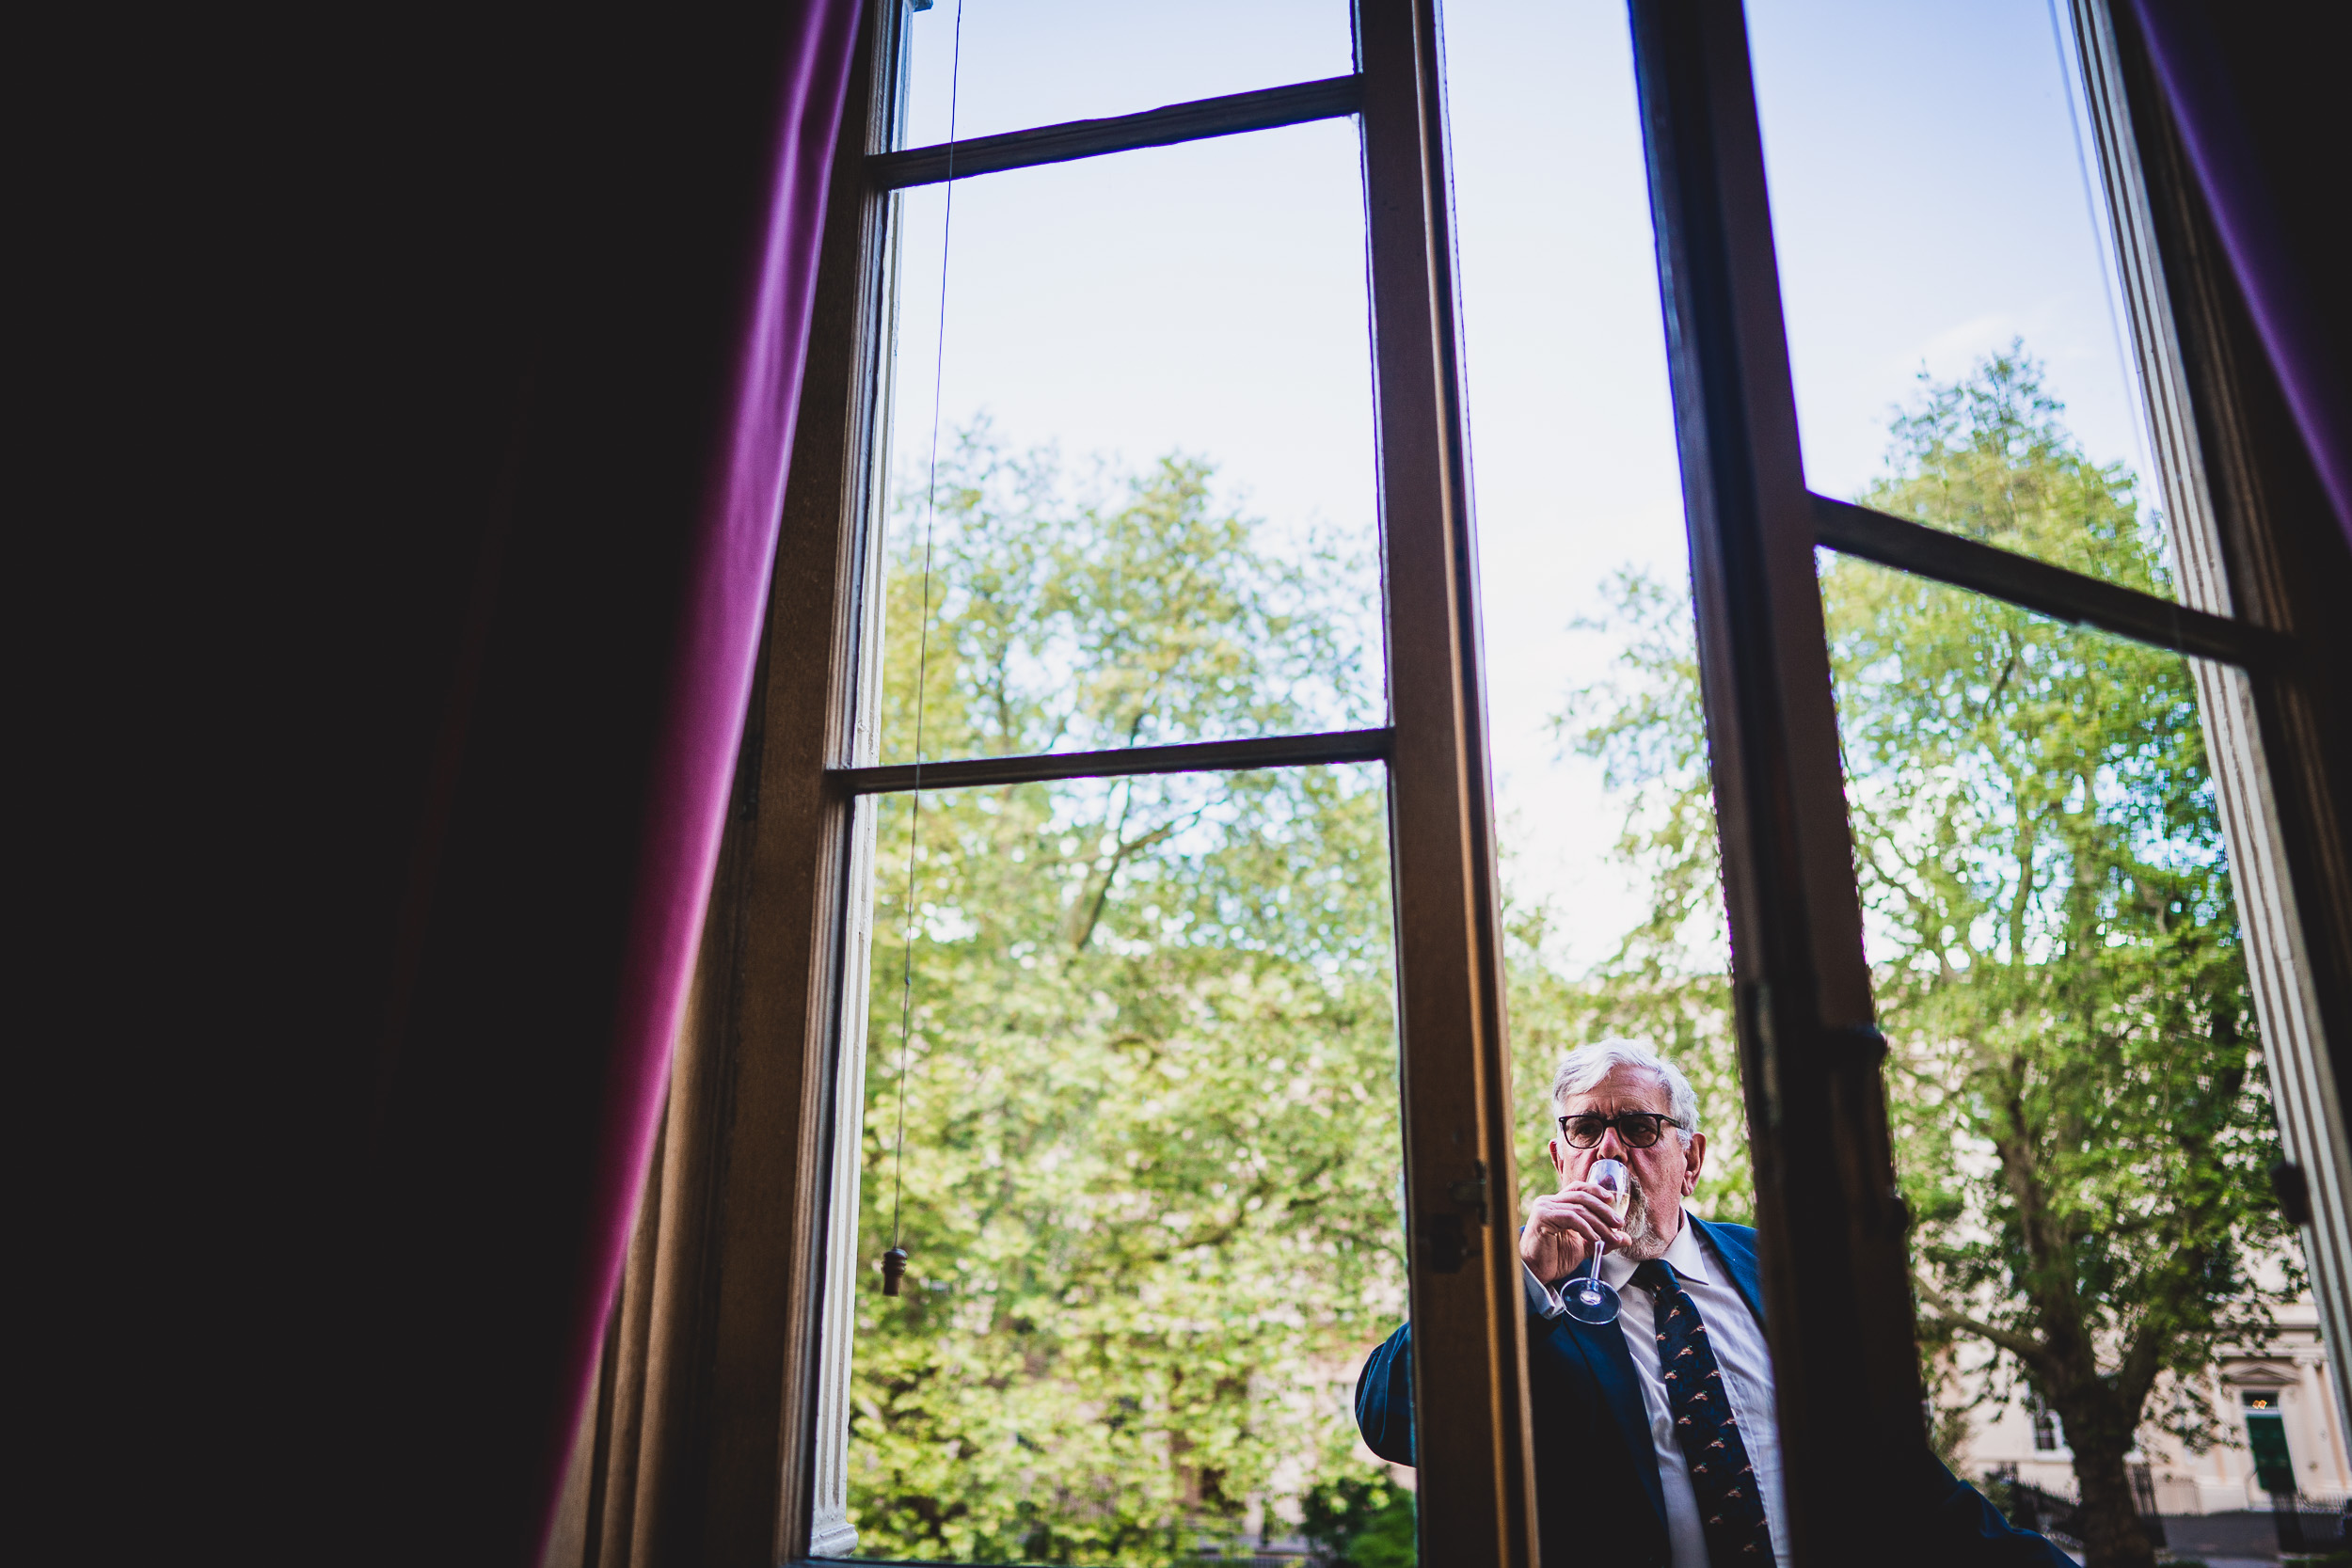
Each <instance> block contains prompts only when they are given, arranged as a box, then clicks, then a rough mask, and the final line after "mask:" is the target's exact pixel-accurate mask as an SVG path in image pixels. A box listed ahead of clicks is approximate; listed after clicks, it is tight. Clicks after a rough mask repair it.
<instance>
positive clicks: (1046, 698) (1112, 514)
mask: <svg viewBox="0 0 2352 1568" xmlns="http://www.w3.org/2000/svg"><path fill="white" fill-rule="evenodd" d="M1360 192H1361V180H1360V175H1359V166H1358V154H1357V147H1356V131H1355V127H1354V124H1353V122H1352V121H1334V122H1329V123H1324V124H1316V125H1304V126H1295V127H1290V128H1286V129H1284V130H1280V131H1272V132H1263V133H1259V134H1255V135H1247V136H1236V137H1229V138H1225V139H1222V140H1218V141H1213V142H1202V143H1196V144H1193V145H1190V146H1185V147H1177V148H1166V149H1158V150H1152V151H1146V152H1136V153H1126V154H1121V155H1120V156H1117V157H1110V158H1101V159H1094V160H1090V161H1088V162H1083V163H1076V164H1065V165H1057V166H1052V167H1048V168H1039V169H1025V170H1018V171H1014V172H1010V173H1004V174H993V175H987V176H983V177H980V178H977V179H974V180H969V181H963V182H958V184H957V186H956V187H955V197H954V206H953V212H952V237H951V244H950V236H949V235H948V234H947V233H946V232H945V230H946V229H947V228H948V227H949V212H948V207H947V200H946V187H929V188H926V189H921V190H915V191H910V192H908V193H906V195H905V197H904V201H905V206H904V208H903V214H904V223H903V230H902V232H903V242H902V261H901V276H900V281H899V290H898V293H899V302H900V317H899V322H898V338H897V355H896V367H897V369H896V393H895V400H894V401H895V415H894V420H893V436H892V445H891V469H890V479H891V503H890V506H891V510H890V518H889V540H888V549H889V557H890V562H891V568H890V570H891V577H890V583H889V591H888V594H887V603H886V615H887V638H888V644H887V652H886V654H885V660H886V664H887V667H888V668H887V674H888V679H889V681H890V683H891V688H892V689H893V690H894V691H897V690H898V689H901V687H902V686H904V687H905V689H908V690H911V689H912V687H911V682H912V678H913V675H914V669H913V661H914V660H917V659H919V658H920V657H922V654H921V652H920V650H921V648H922V644H923V638H924V635H925V633H924V626H925V623H926V617H925V614H924V606H923V596H922V590H921V585H922V571H923V558H924V550H925V548H926V546H927V545H928V546H929V547H930V549H931V551H932V555H933V567H934V570H933V573H932V585H933V590H934V592H933V594H932V597H931V601H930V611H931V616H930V635H931V636H932V638H933V639H934V641H935V642H936V644H937V647H936V648H935V650H934V651H935V652H937V653H938V655H939V657H941V658H943V659H944V660H946V663H945V664H943V665H934V666H933V669H934V670H940V671H944V672H945V674H946V679H947V680H949V681H950V682H953V681H955V680H959V679H963V680H969V681H975V682H987V681H993V682H996V683H997V686H998V689H1002V690H1003V691H1005V692H1006V693H1008V703H1009V704H1010V705H1019V703H1020V702H1022V701H1025V700H1027V698H1029V697H1031V696H1035V697H1036V698H1037V700H1038V702H1039V704H1040V705H1041V706H1039V708H1038V709H1037V711H1036V713H1035V714H1033V715H1031V716H1028V717H1023V718H1018V719H1016V718H1015V717H1014V716H1013V715H1012V713H1011V711H1010V706H1008V707H1005V708H1002V709H1000V710H999V711H996V712H993V713H990V714H985V715H982V714H977V713H976V714H972V715H968V716H967V717H968V718H969V719H970V721H971V725H972V726H977V727H966V728H963V729H961V730H960V729H959V728H958V725H957V722H956V721H948V720H943V721H941V723H940V724H939V725H938V726H936V727H928V728H927V729H926V732H925V736H924V742H923V755H924V758H925V760H936V759H939V758H944V757H952V756H958V755H967V754H974V753H1011V752H1037V751H1083V750H1089V749H1095V748H1110V747H1125V746H1134V745H1165V744H1172V743H1176V742H1179V741H1185V740H1198V739H1209V738H1220V737H1232V736H1256V735H1268V734H1284V733H1295V732H1300V731H1313V730H1324V729H1341V728H1347V727H1351V726H1353V725H1356V724H1370V723H1378V722H1379V721H1380V714H1381V711H1382V707H1383V705H1382V704H1381V703H1380V700H1379V698H1380V691H1381V684H1380V674H1381V673H1380V669H1379V662H1378V649H1379V646H1380V642H1379V594H1378V587H1377V582H1378V578H1377V572H1376V567H1375V559H1376V553H1377V552H1376V534H1375V526H1374V504H1375V498H1374V485H1375V468H1374V461H1373V436H1372V381H1371V362H1370V351H1369V340H1368V337H1367V329H1366V325H1365V324H1366V320H1367V309H1368V307H1367V303H1366V294H1365V279H1364V218H1363V205H1362V198H1361V195H1360ZM943 256H944V257H945V258H946V269H947V272H946V293H945V298H946V334H945V339H944V342H943V340H942V337H941V332H940V316H939V311H940V307H941V300H942V279H941V261H942V259H943ZM935 411H936V419H937V428H938V431H939V448H938V469H937V484H936V488H935V489H934V488H933V483H932V473H933V470H932V450H931V440H932V435H933V428H934V425H933V421H934V412H935ZM934 499H935V504H936V513H935V522H934V513H933V511H932V510H931V507H932V503H933V501H934ZM927 525H930V526H928V527H927ZM966 665H969V666H970V668H969V669H966V668H965V666H966ZM1226 666H1230V667H1226ZM1245 667H1246V668H1245ZM1180 692H1181V693H1182V695H1179V693H1180ZM1049 710H1050V711H1049ZM914 739H915V736H914V726H913V723H912V721H911V710H908V711H906V712H904V713H900V712H897V711H896V710H894V713H893V714H892V715H890V716H887V717H886V718H885V721H884V723H883V726H882V738H881V747H880V750H881V756H880V759H879V760H881V761H882V762H884V763H902V762H911V761H913V760H914Z"/></svg>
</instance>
